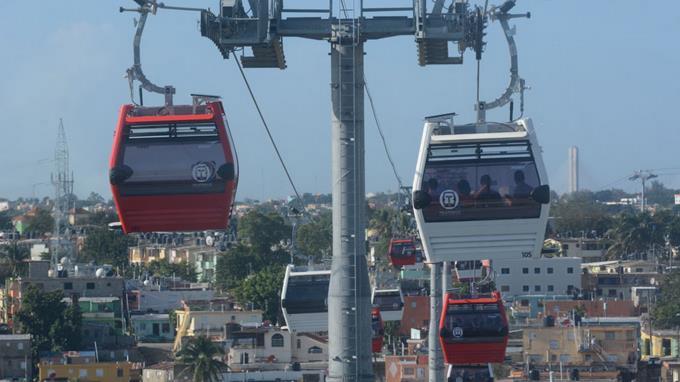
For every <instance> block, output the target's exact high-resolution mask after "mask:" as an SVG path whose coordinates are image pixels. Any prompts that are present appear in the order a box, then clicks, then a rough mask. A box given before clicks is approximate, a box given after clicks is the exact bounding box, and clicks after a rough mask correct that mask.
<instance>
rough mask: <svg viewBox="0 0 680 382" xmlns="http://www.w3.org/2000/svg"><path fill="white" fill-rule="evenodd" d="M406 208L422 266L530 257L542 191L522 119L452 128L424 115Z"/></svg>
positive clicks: (542, 211) (544, 215) (535, 248)
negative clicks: (412, 217) (409, 210)
mask: <svg viewBox="0 0 680 382" xmlns="http://www.w3.org/2000/svg"><path fill="white" fill-rule="evenodd" d="M413 189H414V190H415V191H414V195H413V207H414V209H415V218H416V223H417V225H418V230H419V232H420V238H421V240H422V245H423V248H424V252H425V256H426V257H427V260H428V261H429V262H433V263H437V262H442V261H455V260H458V259H461V258H462V259H465V260H482V259H491V260H493V259H499V258H510V259H521V258H531V257H535V256H538V255H539V254H540V251H541V246H542V244H543V237H544V235H545V228H546V224H547V221H548V207H549V202H550V188H549V187H548V186H547V174H546V171H545V167H544V166H543V160H542V158H541V148H540V146H539V145H538V141H537V139H536V134H535V133H534V130H533V127H532V124H531V120H530V119H519V120H516V121H513V122H507V123H484V124H482V125H479V124H471V125H462V126H455V125H454V124H453V117H452V116H451V115H446V116H438V117H431V118H428V119H427V121H426V123H425V127H424V129H423V137H422V140H421V144H420V153H419V157H418V163H417V165H416V174H415V178H414V181H413Z"/></svg>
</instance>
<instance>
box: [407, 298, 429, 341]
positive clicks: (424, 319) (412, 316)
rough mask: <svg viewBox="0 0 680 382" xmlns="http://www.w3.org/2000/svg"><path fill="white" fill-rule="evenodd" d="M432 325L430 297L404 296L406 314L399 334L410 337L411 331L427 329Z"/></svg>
mask: <svg viewBox="0 0 680 382" xmlns="http://www.w3.org/2000/svg"><path fill="white" fill-rule="evenodd" d="M429 324H430V297H429V296H404V313H403V314H402V316H401V325H399V334H401V335H402V336H409V335H410V334H411V329H418V330H420V329H427V327H428V325H429Z"/></svg>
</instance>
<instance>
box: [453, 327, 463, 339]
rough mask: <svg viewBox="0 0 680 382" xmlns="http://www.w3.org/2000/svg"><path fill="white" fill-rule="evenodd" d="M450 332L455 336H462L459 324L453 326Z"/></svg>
mask: <svg viewBox="0 0 680 382" xmlns="http://www.w3.org/2000/svg"><path fill="white" fill-rule="evenodd" d="M452 334H453V336H454V337H456V338H460V337H462V336H463V328H461V327H460V326H456V327H455V328H453V332H452Z"/></svg>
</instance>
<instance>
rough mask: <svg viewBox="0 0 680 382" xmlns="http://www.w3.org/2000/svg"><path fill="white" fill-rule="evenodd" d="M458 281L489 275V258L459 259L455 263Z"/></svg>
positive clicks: (467, 280)
mask: <svg viewBox="0 0 680 382" xmlns="http://www.w3.org/2000/svg"><path fill="white" fill-rule="evenodd" d="M454 267H455V270H456V278H457V279H458V282H460V283H465V282H470V281H475V280H479V279H483V278H485V277H487V276H488V275H489V269H490V262H489V260H457V261H456V262H455V264H454Z"/></svg>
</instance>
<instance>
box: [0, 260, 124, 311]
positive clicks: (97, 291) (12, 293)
mask: <svg viewBox="0 0 680 382" xmlns="http://www.w3.org/2000/svg"><path fill="white" fill-rule="evenodd" d="M48 270H49V261H31V262H29V265H28V277H20V278H17V279H12V280H8V282H7V284H6V286H7V291H6V294H7V297H6V298H7V305H8V306H7V320H8V323H11V322H12V320H13V317H14V315H15V314H16V312H17V311H18V310H19V309H20V307H21V300H22V296H23V294H24V292H25V291H26V289H27V288H28V287H29V286H35V287H37V288H38V289H39V290H41V291H43V292H54V291H61V292H63V293H64V296H65V297H72V296H75V297H78V298H81V297H116V298H118V299H119V300H121V301H122V299H123V296H124V288H125V287H124V280H123V278H121V277H49V276H48Z"/></svg>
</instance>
